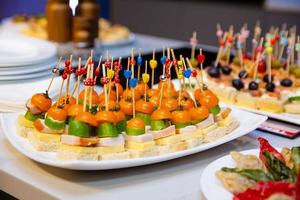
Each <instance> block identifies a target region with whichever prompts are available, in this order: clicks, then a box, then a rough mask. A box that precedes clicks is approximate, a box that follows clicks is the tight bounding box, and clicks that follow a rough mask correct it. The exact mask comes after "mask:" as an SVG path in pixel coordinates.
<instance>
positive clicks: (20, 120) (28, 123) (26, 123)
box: [18, 114, 34, 128]
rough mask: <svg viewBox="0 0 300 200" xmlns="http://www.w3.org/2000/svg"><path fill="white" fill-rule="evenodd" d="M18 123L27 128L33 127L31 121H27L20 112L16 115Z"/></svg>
mask: <svg viewBox="0 0 300 200" xmlns="http://www.w3.org/2000/svg"><path fill="white" fill-rule="evenodd" d="M18 123H19V124H20V125H21V126H24V127H27V128H33V127H34V126H33V122H32V121H29V120H28V119H26V118H25V117H24V115H22V114H20V115H19V116H18Z"/></svg>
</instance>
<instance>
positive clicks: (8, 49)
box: [0, 36, 56, 67]
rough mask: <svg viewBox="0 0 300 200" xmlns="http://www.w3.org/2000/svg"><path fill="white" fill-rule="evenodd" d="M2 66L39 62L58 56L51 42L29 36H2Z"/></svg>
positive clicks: (0, 44)
mask: <svg viewBox="0 0 300 200" xmlns="http://www.w3.org/2000/svg"><path fill="white" fill-rule="evenodd" d="M0 46H1V48H0V67H10V66H24V65H31V64H37V63H40V62H42V61H45V60H48V59H50V58H54V57H55V56H56V47H55V45H54V44H51V43H50V42H46V41H42V40H37V39H31V38H28V37H9V36H7V37H1V39H0Z"/></svg>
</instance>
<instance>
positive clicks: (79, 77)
mask: <svg viewBox="0 0 300 200" xmlns="http://www.w3.org/2000/svg"><path fill="white" fill-rule="evenodd" d="M80 69H81V57H79V59H78V70H80ZM81 77H82V76H81V75H80V76H77V85H78V87H77V97H76V104H78V103H79V93H80V79H81Z"/></svg>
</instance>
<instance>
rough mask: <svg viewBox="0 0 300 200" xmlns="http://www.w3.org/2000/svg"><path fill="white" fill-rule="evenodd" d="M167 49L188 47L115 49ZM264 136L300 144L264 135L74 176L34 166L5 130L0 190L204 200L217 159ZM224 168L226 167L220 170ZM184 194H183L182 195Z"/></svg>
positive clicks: (152, 42)
mask: <svg viewBox="0 0 300 200" xmlns="http://www.w3.org/2000/svg"><path fill="white" fill-rule="evenodd" d="M162 45H164V46H166V47H167V46H168V47H172V48H179V47H183V46H185V45H186V43H185V42H181V41H174V40H168V39H163V38H157V37H152V36H146V35H140V34H137V40H136V42H135V43H134V44H133V45H132V46H124V47H120V48H116V49H110V52H111V55H112V56H114V57H118V56H122V57H125V56H128V55H129V54H130V52H129V51H128V50H129V49H130V48H131V47H134V48H135V49H137V48H142V50H143V53H149V52H151V51H152V49H153V48H156V49H157V50H159V49H161V48H162ZM259 136H263V137H265V138H266V139H268V140H269V142H270V143H271V144H272V145H274V146H278V147H281V146H295V145H299V143H300V138H299V137H298V138H297V139H294V140H290V139H285V138H282V137H278V136H274V135H271V134H267V133H263V132H260V131H253V132H251V133H250V134H248V135H247V136H243V137H241V138H239V139H237V140H234V141H232V142H229V143H226V144H224V145H221V146H219V147H217V148H213V149H211V150H208V151H205V152H202V153H198V154H195V155H191V156H187V157H184V158H180V159H176V160H172V161H167V162H163V163H159V164H154V165H149V166H142V167H135V168H128V169H120V170H107V171H72V170H64V169H59V168H54V167H49V166H45V165H43V164H39V163H37V162H34V161H32V160H30V159H28V158H26V157H25V156H23V155H22V154H20V153H19V152H17V150H16V149H15V148H14V147H13V146H12V145H10V144H9V142H8V140H7V139H6V138H5V137H4V135H3V133H2V130H1V131H0V177H1V178H0V190H3V191H4V192H6V193H8V194H10V195H12V196H14V197H16V198H19V199H31V200H34V199H44V200H46V199H72V200H77V199H97V200H107V199H109V200H115V199H121V198H122V199H131V200H135V199H143V200H147V199H149V200H150V199H151V200H152V199H157V200H160V199H162V200H168V199H172V200H174V199H176V200H179V199H180V200H182V199H184V200H190V199H203V196H202V194H201V188H200V176H201V173H202V171H203V169H204V168H205V167H206V166H207V165H208V164H209V163H210V162H212V161H214V160H215V159H217V158H219V157H221V156H223V155H225V154H228V153H229V152H230V151H232V150H237V151H239V150H246V149H252V148H257V147H258V142H257V141H256V138H257V137H259ZM220 167H221V166H220ZM176 191H180V195H179V192H176Z"/></svg>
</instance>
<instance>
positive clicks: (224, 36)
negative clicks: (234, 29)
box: [215, 32, 228, 67]
mask: <svg viewBox="0 0 300 200" xmlns="http://www.w3.org/2000/svg"><path fill="white" fill-rule="evenodd" d="M227 34H228V32H225V33H224V35H223V39H222V40H223V41H225V39H226V37H227ZM223 51H224V47H223V46H220V48H219V50H218V53H217V58H216V61H215V67H217V66H218V64H219V61H220V58H221V55H222V52H223Z"/></svg>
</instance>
